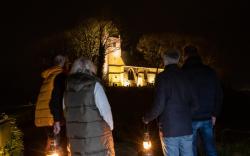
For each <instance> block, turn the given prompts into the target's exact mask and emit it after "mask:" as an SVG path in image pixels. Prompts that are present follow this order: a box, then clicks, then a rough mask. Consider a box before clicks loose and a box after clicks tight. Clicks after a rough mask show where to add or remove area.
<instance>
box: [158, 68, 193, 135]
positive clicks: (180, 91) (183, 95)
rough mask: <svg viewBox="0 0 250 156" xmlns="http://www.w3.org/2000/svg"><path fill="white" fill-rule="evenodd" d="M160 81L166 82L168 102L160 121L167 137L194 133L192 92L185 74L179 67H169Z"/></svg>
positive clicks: (160, 76)
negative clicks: (192, 124)
mask: <svg viewBox="0 0 250 156" xmlns="http://www.w3.org/2000/svg"><path fill="white" fill-rule="evenodd" d="M158 79H161V80H162V81H165V86H163V87H165V88H166V90H168V91H167V92H165V94H167V97H168V99H167V101H166V103H165V107H164V110H163V113H162V114H161V116H160V118H159V120H160V123H164V124H162V126H163V131H164V132H165V133H164V134H166V136H169V137H175V136H182V135H188V134H191V133H192V127H191V102H192V99H191V98H192V91H191V89H190V86H189V83H187V80H186V78H185V75H184V73H183V72H182V71H181V70H180V69H179V67H177V65H168V66H167V67H166V70H165V71H164V72H162V73H160V74H159V77H158Z"/></svg>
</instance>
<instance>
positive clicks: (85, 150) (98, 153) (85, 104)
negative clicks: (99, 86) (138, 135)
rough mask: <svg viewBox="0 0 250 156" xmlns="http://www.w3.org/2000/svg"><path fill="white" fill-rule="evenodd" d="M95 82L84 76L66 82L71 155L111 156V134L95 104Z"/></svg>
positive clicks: (112, 147) (95, 80) (74, 77)
mask: <svg viewBox="0 0 250 156" xmlns="http://www.w3.org/2000/svg"><path fill="white" fill-rule="evenodd" d="M97 81H98V80H97V79H96V78H95V77H93V76H89V75H86V74H73V75H71V76H69V78H68V79H67V86H66V90H65V95H64V100H65V119H66V128H67V137H68V140H69V144H70V153H71V155H72V156H114V143H113V137H112V131H111V130H110V127H109V126H108V124H107V123H106V122H105V121H104V120H103V119H102V117H101V115H100V113H99V110H98V108H97V107H96V104H95V97H94V88H95V84H96V82H97Z"/></svg>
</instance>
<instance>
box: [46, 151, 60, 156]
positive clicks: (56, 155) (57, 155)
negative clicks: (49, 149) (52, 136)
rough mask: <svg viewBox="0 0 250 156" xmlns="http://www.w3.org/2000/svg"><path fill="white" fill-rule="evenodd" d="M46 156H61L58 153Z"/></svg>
mask: <svg viewBox="0 0 250 156" xmlns="http://www.w3.org/2000/svg"><path fill="white" fill-rule="evenodd" d="M46 156H59V154H58V153H57V152H53V153H51V154H47V155H46Z"/></svg>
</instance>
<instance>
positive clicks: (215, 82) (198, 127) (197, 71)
mask: <svg viewBox="0 0 250 156" xmlns="http://www.w3.org/2000/svg"><path fill="white" fill-rule="evenodd" d="M184 61H185V62H184V65H183V67H182V69H183V71H184V72H185V73H186V76H187V77H188V79H189V82H190V84H191V85H192V86H193V88H194V91H195V92H196V93H197V96H198V104H199V109H197V110H196V111H194V112H193V114H192V127H193V152H194V156H197V138H198V134H200V135H201V138H202V141H203V145H204V150H205V153H206V155H207V156H216V155H217V151H216V146H215V141H214V135H213V127H214V126H215V123H216V118H217V116H218V115H219V113H220V110H221V105H222V99H223V93H222V88H221V85H220V82H219V79H218V77H217V75H216V73H215V71H214V70H213V69H212V68H210V67H209V66H207V65H205V64H203V63H202V60H201V57H200V56H199V54H198V50H197V48H196V47H195V46H193V45H188V46H186V47H185V48H184ZM198 132H199V133H198Z"/></svg>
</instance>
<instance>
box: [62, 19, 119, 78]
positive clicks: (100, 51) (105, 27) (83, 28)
mask: <svg viewBox="0 0 250 156" xmlns="http://www.w3.org/2000/svg"><path fill="white" fill-rule="evenodd" d="M116 34H118V29H117V28H116V27H115V25H114V23H113V22H112V21H108V20H102V19H94V18H90V19H87V20H85V21H84V22H83V23H81V24H80V25H79V26H77V27H76V28H75V29H73V30H71V31H68V32H66V35H67V37H68V38H69V40H70V43H71V47H72V53H73V55H74V57H80V56H84V57H87V58H89V59H91V60H93V61H94V62H95V63H96V64H97V75H98V76H99V77H100V78H102V77H103V65H104V60H105V51H106V48H107V44H106V43H107V39H108V38H109V37H110V36H113V35H116Z"/></svg>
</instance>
